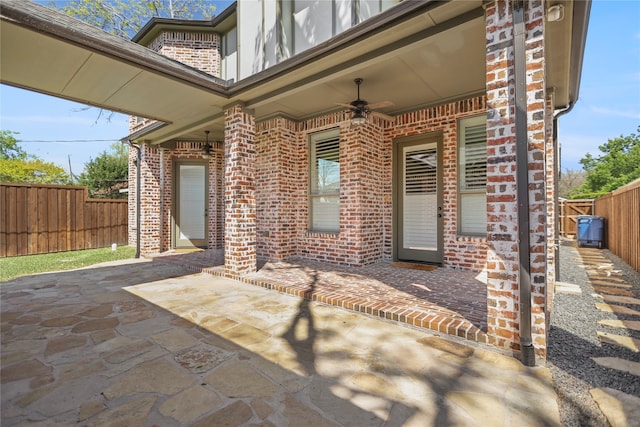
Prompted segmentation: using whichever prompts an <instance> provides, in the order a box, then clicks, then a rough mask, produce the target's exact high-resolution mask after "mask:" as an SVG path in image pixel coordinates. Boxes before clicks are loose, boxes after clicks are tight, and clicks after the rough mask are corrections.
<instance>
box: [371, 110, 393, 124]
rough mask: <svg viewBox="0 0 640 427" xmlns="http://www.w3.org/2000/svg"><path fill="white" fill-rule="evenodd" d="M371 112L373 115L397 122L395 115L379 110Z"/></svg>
mask: <svg viewBox="0 0 640 427" xmlns="http://www.w3.org/2000/svg"><path fill="white" fill-rule="evenodd" d="M369 114H371V115H372V116H377V117H380V118H381V119H384V120H388V121H390V122H395V121H396V118H395V117H393V116H388V115H386V114H384V113H379V112H377V111H372V112H371V113H369Z"/></svg>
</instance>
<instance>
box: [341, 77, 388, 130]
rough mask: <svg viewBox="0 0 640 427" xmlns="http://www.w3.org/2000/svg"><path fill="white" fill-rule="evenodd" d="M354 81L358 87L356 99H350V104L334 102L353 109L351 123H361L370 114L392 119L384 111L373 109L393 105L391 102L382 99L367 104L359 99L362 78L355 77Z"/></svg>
mask: <svg viewBox="0 0 640 427" xmlns="http://www.w3.org/2000/svg"><path fill="white" fill-rule="evenodd" d="M354 82H355V83H356V86H357V87H358V99H356V100H355V101H351V103H350V104H342V103H336V105H340V106H342V107H347V108H349V109H351V110H352V111H353V116H351V124H354V125H361V124H363V123H364V122H366V121H367V117H369V116H370V115H371V116H377V117H380V118H382V119H384V120H389V121H394V118H393V117H391V116H388V115H386V114H384V113H380V112H378V111H373V110H374V109H376V108H384V107H389V106H391V105H393V102H391V101H383V102H378V103H376V104H369V103H368V102H367V101H365V100H364V99H360V85H361V84H362V82H363V79H361V78H359V77H358V78H357V79H355V80H354Z"/></svg>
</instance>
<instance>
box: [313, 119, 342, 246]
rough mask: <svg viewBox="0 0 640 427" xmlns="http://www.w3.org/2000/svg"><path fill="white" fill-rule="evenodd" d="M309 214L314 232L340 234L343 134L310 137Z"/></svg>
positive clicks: (327, 133)
mask: <svg viewBox="0 0 640 427" xmlns="http://www.w3.org/2000/svg"><path fill="white" fill-rule="evenodd" d="M310 146H311V155H310V171H309V177H310V183H309V187H310V191H309V202H310V203H309V204H310V208H309V213H310V221H309V222H310V229H311V231H320V232H328V233H338V232H339V231H340V134H339V131H338V130H331V131H328V132H322V133H317V134H314V135H312V136H311V143H310Z"/></svg>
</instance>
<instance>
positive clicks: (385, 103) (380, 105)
mask: <svg viewBox="0 0 640 427" xmlns="http://www.w3.org/2000/svg"><path fill="white" fill-rule="evenodd" d="M392 105H393V102H391V101H382V102H376V103H375V104H369V108H370V109H372V110H375V109H376V108H384V107H391V106H392Z"/></svg>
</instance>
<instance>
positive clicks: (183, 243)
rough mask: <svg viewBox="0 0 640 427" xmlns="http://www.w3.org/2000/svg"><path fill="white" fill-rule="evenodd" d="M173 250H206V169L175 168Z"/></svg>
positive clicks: (203, 166) (183, 165) (200, 165)
mask: <svg viewBox="0 0 640 427" xmlns="http://www.w3.org/2000/svg"><path fill="white" fill-rule="evenodd" d="M175 176H176V186H175V188H176V198H175V202H176V203H175V204H176V217H175V230H174V232H175V234H174V236H175V238H174V246H175V247H176V248H180V247H206V246H207V204H206V200H207V198H206V194H207V180H206V177H207V165H206V164H205V163H177V164H176V175H175Z"/></svg>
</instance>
